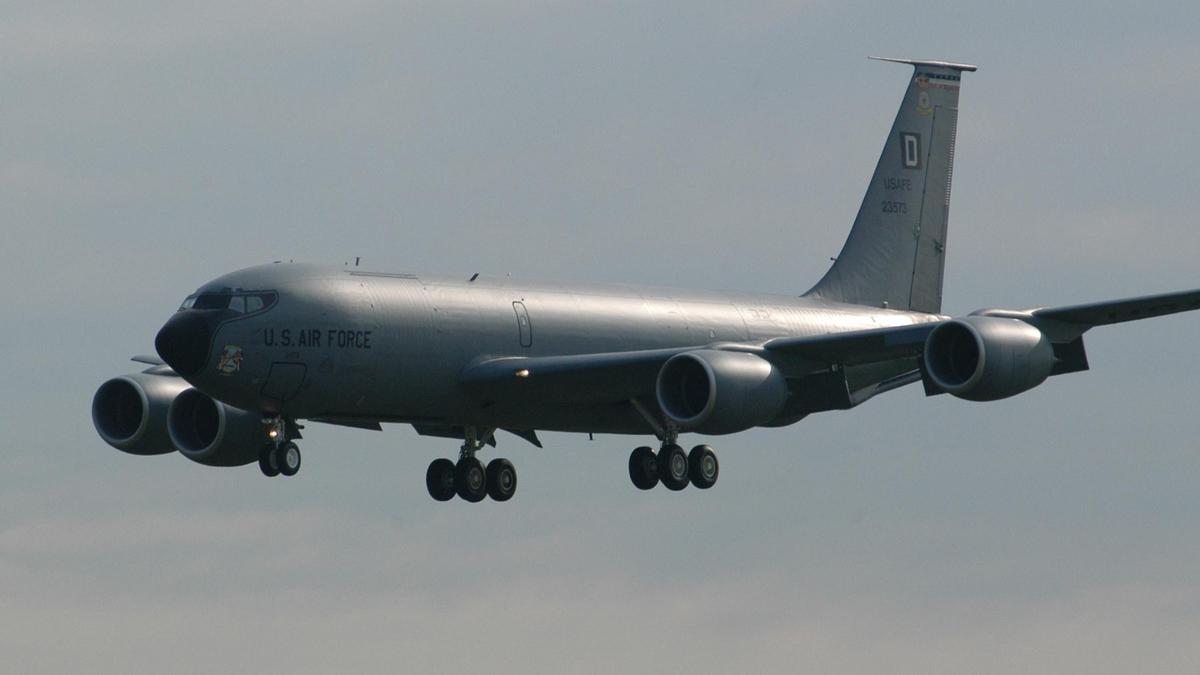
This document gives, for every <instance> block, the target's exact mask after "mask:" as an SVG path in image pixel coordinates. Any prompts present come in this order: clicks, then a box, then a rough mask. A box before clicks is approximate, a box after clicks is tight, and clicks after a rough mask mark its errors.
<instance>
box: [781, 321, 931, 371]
mask: <svg viewBox="0 0 1200 675" xmlns="http://www.w3.org/2000/svg"><path fill="white" fill-rule="evenodd" d="M939 324H941V322H940V321H931V322H929V323H921V324H916V325H910V326H895V327H888V328H871V329H868V330H857V331H852V332H849V333H828V334H825V335H812V336H807V337H787V338H775V339H774V340H768V341H767V342H766V343H765V344H763V349H764V350H766V351H767V352H768V354H770V353H775V354H779V355H783V356H792V357H799V358H801V359H804V360H807V361H813V362H816V363H822V364H835V363H836V364H838V365H847V366H850V365H859V364H863V363H875V362H878V361H890V360H893V359H900V358H905V357H911V356H917V355H919V354H920V353H921V349H922V348H923V347H924V346H925V338H927V337H928V336H929V332H930V331H932V330H933V329H934V328H935V327H936V326H938V325H939Z"/></svg>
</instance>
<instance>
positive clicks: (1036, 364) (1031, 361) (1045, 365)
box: [925, 316, 1054, 401]
mask: <svg viewBox="0 0 1200 675" xmlns="http://www.w3.org/2000/svg"><path fill="white" fill-rule="evenodd" d="M1053 368H1054V348H1053V347H1052V345H1051V344H1050V340H1048V339H1047V338H1046V336H1045V334H1043V333H1042V331H1040V330H1038V329H1037V328H1035V327H1034V326H1031V325H1029V324H1028V323H1026V322H1024V321H1021V320H1020V319H1012V318H1006V317H995V316H968V317H965V318H961V319H953V320H951V321H947V322H946V323H944V324H942V325H940V326H938V327H937V328H934V329H933V331H932V332H930V334H929V337H928V338H926V340H925V374H926V375H927V376H928V377H929V379H930V380H932V381H933V383H934V384H935V385H937V386H938V387H939V388H941V389H943V390H945V391H946V392H948V393H950V394H953V395H954V396H957V397H958V398H962V399H966V400H968V401H995V400H998V399H1002V398H1007V397H1009V396H1014V395H1016V394H1020V393H1021V392H1024V391H1028V390H1030V389H1033V388H1034V387H1036V386H1038V385H1039V384H1041V383H1042V382H1044V381H1045V380H1046V378H1047V377H1049V376H1050V371H1051V370H1053Z"/></svg>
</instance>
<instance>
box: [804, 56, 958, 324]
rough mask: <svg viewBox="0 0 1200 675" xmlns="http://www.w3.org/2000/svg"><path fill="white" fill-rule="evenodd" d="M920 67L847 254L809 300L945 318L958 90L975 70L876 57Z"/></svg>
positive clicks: (844, 251) (845, 250) (886, 145)
mask: <svg viewBox="0 0 1200 675" xmlns="http://www.w3.org/2000/svg"><path fill="white" fill-rule="evenodd" d="M877 60H880V61H894V62H896V63H907V64H910V65H912V66H913V76H912V80H910V81H909V83H908V91H906V92H905V93H904V100H903V101H901V103H900V110H899V111H898V112H897V113H896V121H895V122H893V123H892V131H891V133H890V134H889V135H888V138H887V142H886V143H884V146H883V154H882V155H880V157H879V164H877V165H876V166H875V175H874V176H872V177H871V184H870V185H869V186H868V187H867V194H866V196H864V197H863V203H862V206H861V207H859V210H858V217H857V218H855V219H854V227H853V228H852V229H851V230H850V236H849V238H847V239H846V244H845V246H843V247H842V252H841V254H839V255H838V257H837V259H836V260H835V261H834V263H833V267H831V268H829V271H828V272H826V273H825V276H824V278H822V279H821V281H820V282H818V283H817V285H816V286H814V287H813V288H812V290H810V291H809V292H808V293H807V294H806V295H808V296H816V297H820V298H824V299H826V300H832V301H835V302H847V303H851V304H856V305H872V306H875V307H890V308H892V309H911V310H913V311H918V312H931V313H933V312H938V311H941V308H942V272H943V271H944V269H945V256H946V221H947V218H948V216H949V212H950V177H951V174H952V173H953V171H954V135H955V127H956V125H957V122H958V89H959V80H960V77H961V74H962V72H963V71H974V70H975V66H969V65H965V64H960V63H946V62H943V61H910V60H906V59H877Z"/></svg>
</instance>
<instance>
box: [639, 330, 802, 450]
mask: <svg viewBox="0 0 1200 675" xmlns="http://www.w3.org/2000/svg"><path fill="white" fill-rule="evenodd" d="M655 395H656V396H657V398H658V405H659V407H660V408H662V411H663V413H664V414H666V416H667V417H668V418H669V419H670V420H671V421H672V422H674V423H675V424H676V425H678V427H679V428H680V429H681V430H684V431H692V430H694V431H699V432H701V433H705V434H729V433H733V432H735V431H741V430H743V429H749V428H750V427H754V426H758V425H760V424H765V423H766V422H769V421H771V420H772V419H774V418H775V417H776V415H778V414H779V411H780V410H781V409H782V408H783V405H784V403H786V402H787V395H788V391H787V382H786V381H785V380H784V378H783V374H782V373H780V372H779V370H777V369H776V368H775V366H773V365H771V363H770V362H769V361H767V360H766V359H763V358H761V357H759V356H756V355H754V354H747V353H745V352H723V351H716V350H712V349H699V350H696V351H691V352H683V353H682V354H676V355H675V356H672V357H671V358H670V359H668V360H667V362H666V363H664V364H663V367H662V369H661V370H659V371H658V381H657V383H656V386H655Z"/></svg>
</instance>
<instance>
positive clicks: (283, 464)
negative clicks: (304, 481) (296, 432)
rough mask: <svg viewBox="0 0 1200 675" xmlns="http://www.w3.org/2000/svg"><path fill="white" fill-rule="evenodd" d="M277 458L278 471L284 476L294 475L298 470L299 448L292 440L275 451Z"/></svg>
mask: <svg viewBox="0 0 1200 675" xmlns="http://www.w3.org/2000/svg"><path fill="white" fill-rule="evenodd" d="M276 456H277V457H278V458H279V459H278V460H277V462H276V464H277V465H278V466H279V473H281V474H283V475H285V476H295V475H296V474H297V473H299V471H300V448H299V447H298V446H297V445H296V444H295V443H293V442H291V441H288V442H287V443H284V444H283V447H282V448H279V451H278V452H277V453H276Z"/></svg>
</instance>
